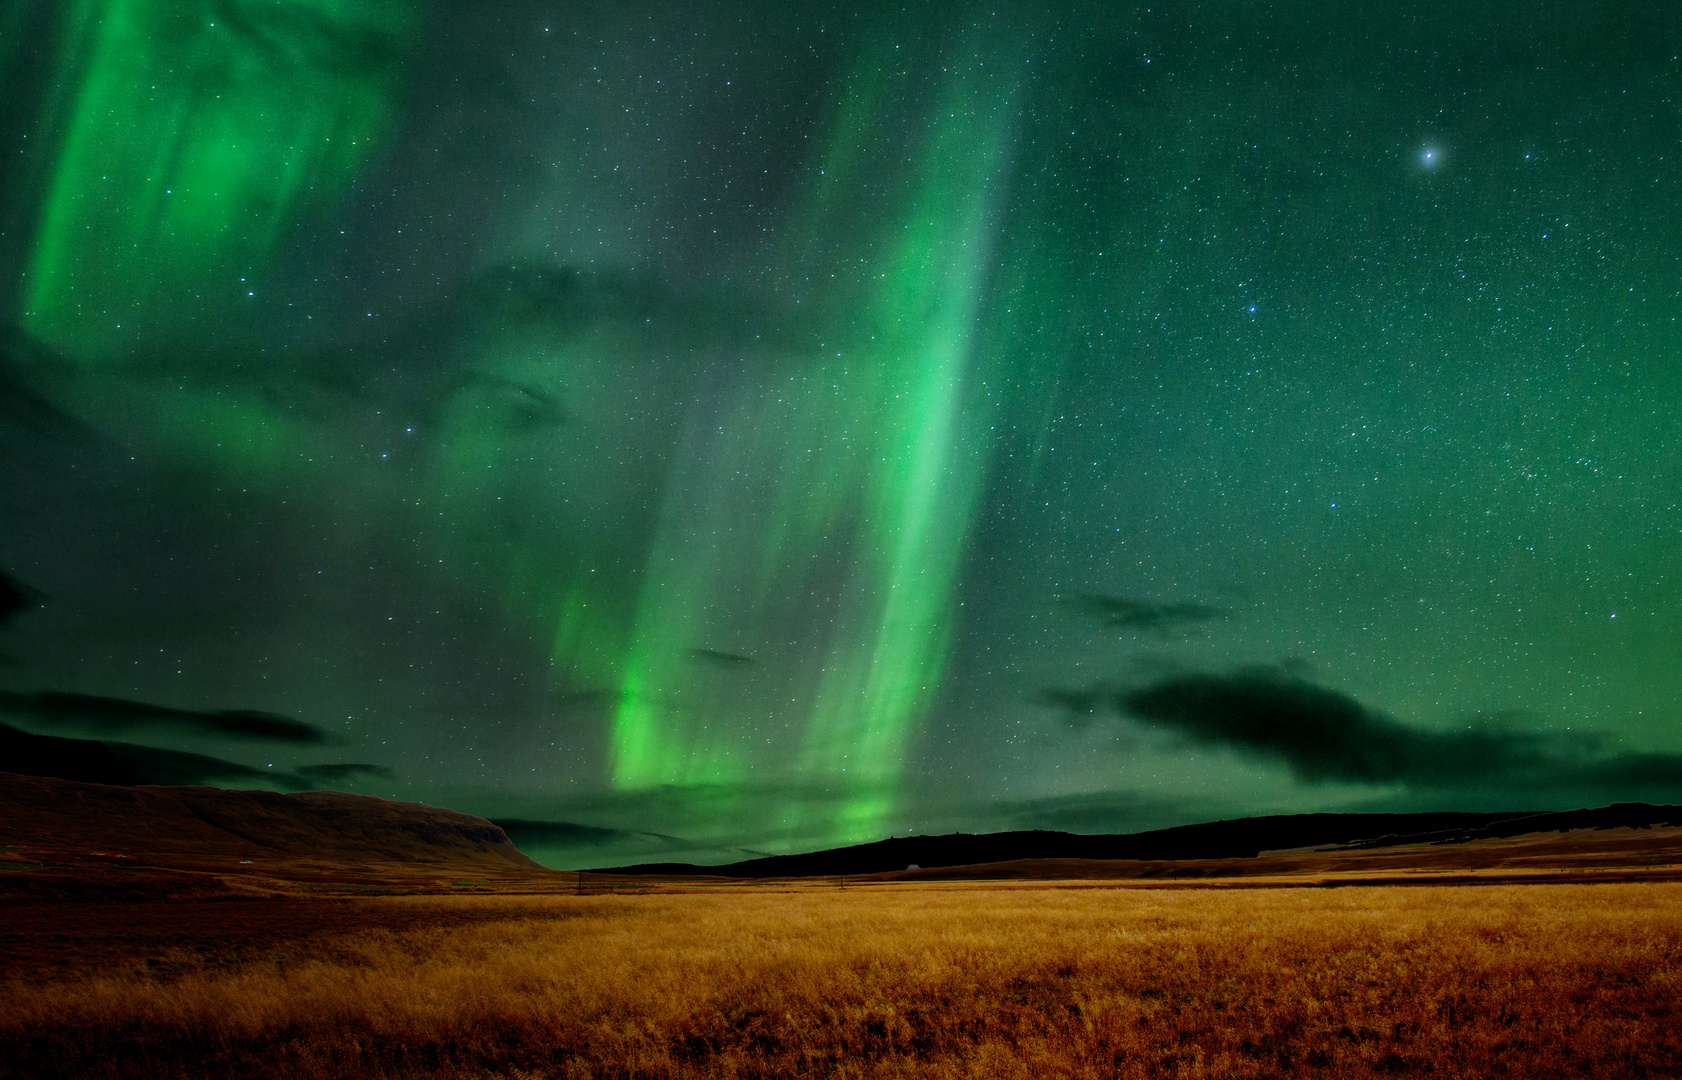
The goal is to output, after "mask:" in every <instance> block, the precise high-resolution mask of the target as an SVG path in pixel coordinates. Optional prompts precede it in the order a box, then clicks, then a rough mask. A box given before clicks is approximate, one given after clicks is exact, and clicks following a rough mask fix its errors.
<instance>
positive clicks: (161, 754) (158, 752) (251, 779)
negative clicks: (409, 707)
mask: <svg viewBox="0 0 1682 1080" xmlns="http://www.w3.org/2000/svg"><path fill="white" fill-rule="evenodd" d="M0 772H16V773H23V774H25V775H28V776H51V777H56V778H58V779H60V780H77V781H80V782H82V783H94V784H119V785H132V784H212V783H218V782H222V781H233V782H236V783H245V784H247V785H250V786H257V787H266V788H277V787H278V788H304V787H309V782H308V781H307V780H305V779H304V778H303V777H302V776H299V775H298V774H296V773H292V772H288V771H286V770H285V769H275V768H273V767H268V768H261V769H259V768H253V767H252V766H250V765H241V764H240V763H238V762H235V761H227V760H224V759H222V758H217V757H211V756H210V755H208V754H192V753H188V752H186V751H182V750H165V749H162V748H160V747H155V746H136V745H134V744H133V743H122V742H97V741H95V740H92V739H65V738H60V737H59V736H56V735H35V734H32V733H30V732H27V731H19V730H18V729H17V728H14V727H10V726H8V725H6V724H0Z"/></svg>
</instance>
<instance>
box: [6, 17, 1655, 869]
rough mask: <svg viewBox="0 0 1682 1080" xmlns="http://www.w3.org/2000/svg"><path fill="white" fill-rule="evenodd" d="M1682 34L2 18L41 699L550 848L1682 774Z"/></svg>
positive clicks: (71, 725)
mask: <svg viewBox="0 0 1682 1080" xmlns="http://www.w3.org/2000/svg"><path fill="white" fill-rule="evenodd" d="M1679 55H1682V15H1679V14H1678V13H1677V10H1676V8H1675V6H1674V5H1669V4H1660V3H1652V4H1643V3H1630V4H1591V3H1587V2H1583V3H1572V4H1550V3H1546V2H1536V0H1526V2H1523V3H1494V4H1488V5H1468V4H1421V5H1409V4H1406V3H1395V4H1389V3H1386V4H1353V3H1344V4H1334V3H1280V4H1275V5H1265V4H1254V3H1238V2H1233V3H1201V4H1199V3H1156V2H1152V3H1150V5H1149V6H1129V5H1120V4H1107V3H1102V4H1101V3H1091V4H1081V3H1069V4H1061V5H1055V4H961V3H951V4H946V3H941V4H929V3H922V2H914V3H911V4H893V5H886V6H882V7H878V8H869V7H860V8H835V9H831V10H825V11H819V10H816V9H815V8H814V6H812V5H805V4H787V3H764V4H752V3H735V4H731V3H720V4H704V5H703V4H678V3H671V2H667V3H662V4H643V3H639V2H637V0H627V2H620V3H613V4H577V3H536V2H529V0H509V2H504V3H498V4H494V5H485V4H479V3H467V2H465V0H463V2H455V3H451V2H442V0H441V2H437V3H430V4H428V3H421V2H416V0H75V2H72V0H61V2H58V3H53V2H47V0H21V2H14V3H11V4H8V5H6V8H5V10H4V13H0V92H3V95H4V100H5V101H6V102H7V105H6V106H5V108H4V109H3V110H0V114H3V115H0V153H4V155H5V158H4V160H5V162H6V164H5V165H4V166H3V167H0V307H3V314H0V324H3V329H0V570H3V571H4V573H5V574H6V575H7V576H8V580H9V581H10V582H11V583H12V584H8V585H7V586H6V589H5V590H0V617H4V623H3V625H0V654H4V657H5V659H6V662H5V664H4V665H3V666H0V721H3V722H4V723H7V724H9V725H12V726H13V727H16V728H20V729H23V730H27V731H30V732H34V733H38V734H54V735H69V736H74V737H77V738H84V739H100V740H103V741H106V742H107V743H108V744H110V745H111V746H112V747H113V750H114V752H115V753H117V755H118V757H119V758H120V759H122V760H124V761H126V762H128V763H129V764H130V765H131V766H132V767H133V768H134V769H136V770H138V771H140V772H141V773H142V774H143V775H145V776H147V777H149V778H152V779H156V780H160V781H165V782H174V783H181V782H200V783H216V784H221V785H224V786H232V787H241V786H245V787H249V786H270V787H278V788H282V789H296V788H302V787H319V786H329V787H336V788H343V789H348V790H356V791H363V792H368V793H371V794H377V795H381V796H387V797H392V798H400V799H415V800H421V801H425V802H430V803H435V804H440V805H445V806H449V807H452V808H455V809H459V810H464V811H468V812H472V813H477V814H482V815H485V816H488V817H492V818H496V819H498V820H514V821H518V822H525V823H526V824H525V825H523V826H521V827H520V828H521V829H523V833H522V832H520V831H518V830H516V839H517V840H522V842H523V845H524V846H525V847H526V848H527V850H529V851H531V853H532V854H534V855H535V856H536V857H538V858H540V859H543V860H544V861H546V862H549V863H551V864H552V865H556V866H563V867H572V866H580V865H585V866H590V865H603V864H605V863H608V862H613V861H630V860H654V859H661V860H663V859H673V858H685V859H695V860H699V861H708V860H712V861H725V860H728V859H735V858H741V857H744V854H745V853H749V852H752V853H763V852H786V851H798V850H809V849H813V848H818V847H825V846H834V845H837V844H842V843H850V842H856V841H862V840H873V839H876V838H877V837H879V836H885V835H906V834H907V833H913V832H950V831H954V830H962V831H968V832H979V831H993V830H1002V829H1019V828H1057V829H1068V830H1072V831H1078V832H1122V831H1132V830H1137V829H1144V828H1155V827H1160V826H1164V825H1171V824H1180V823H1186V822H1193V821H1201V820H1211V819H1215V818H1220V817H1235V816H1241V815H1247V814H1260V813H1282V812H1301V811H1313V810H1363V811H1366V810H1418V809H1464V810H1508V809H1515V810H1543V809H1563V808H1570V807H1576V806H1584V805H1600V804H1604V803H1609V802H1614V801H1630V800H1645V801H1651V802H1677V801H1682V603H1679V601H1682V484H1679V482H1678V481H1679V478H1682V324H1679V322H1678V315H1679V313H1682V59H1679ZM7 609H12V610H10V613H9V615H8V614H7Z"/></svg>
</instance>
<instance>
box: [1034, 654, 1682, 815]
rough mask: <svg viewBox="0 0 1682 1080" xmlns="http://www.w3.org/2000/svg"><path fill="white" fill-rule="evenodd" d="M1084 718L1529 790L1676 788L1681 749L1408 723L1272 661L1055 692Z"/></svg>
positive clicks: (1315, 770)
mask: <svg viewBox="0 0 1682 1080" xmlns="http://www.w3.org/2000/svg"><path fill="white" fill-rule="evenodd" d="M1048 700H1050V701H1051V702H1052V703H1054V704H1056V705H1058V706H1060V707H1062V708H1064V709H1067V710H1069V711H1070V712H1072V713H1075V714H1077V715H1079V716H1083V717H1091V716H1096V715H1098V714H1099V713H1104V712H1116V713H1120V714H1122V715H1125V716H1128V717H1131V718H1133V719H1135V720H1138V721H1141V722H1143V723H1146V724H1150V725H1152V726H1155V727H1158V728H1162V729H1164V730H1167V731H1171V732H1174V733H1176V734H1178V735H1181V736H1184V737H1186V738H1189V739H1192V740H1194V741H1196V742H1200V743H1205V744H1210V745H1220V746H1230V747H1233V748H1234V749H1237V750H1241V751H1246V752H1249V753H1252V754H1257V755H1261V756H1265V757H1270V758H1273V759H1275V760H1277V761H1281V762H1283V763H1284V764H1285V765H1287V766H1288V767H1289V768H1290V769H1291V771H1292V772H1294V773H1295V774H1296V775H1297V776H1298V777H1299V778H1300V779H1303V780H1306V781H1309V782H1329V781H1341V782H1350V783H1367V784H1398V783H1399V784H1404V785H1407V786H1409V787H1412V788H1433V789H1445V788H1479V787H1491V786H1493V787H1500V788H1505V789H1509V790H1511V789H1526V790H1532V791H1535V790H1548V789H1553V790H1561V789H1569V790H1595V791H1611V792H1622V791H1629V790H1664V789H1676V788H1682V755H1675V754H1604V753H1601V752H1600V748H1599V746H1598V745H1597V744H1596V743H1595V742H1594V741H1593V740H1592V739H1589V738H1585V737H1580V736H1571V735H1559V734H1554V733H1541V732H1534V731H1531V732H1524V731H1518V730H1514V729H1513V728H1511V727H1509V726H1506V725H1504V724H1500V723H1496V722H1490V721H1488V720H1483V721H1480V722H1478V723H1475V724H1468V725H1467V726H1466V728H1465V730H1455V731H1430V730H1424V729H1420V728H1414V727H1409V726H1407V725H1405V724H1402V723H1400V722H1398V721H1397V720H1395V719H1394V718H1392V717H1390V716H1387V715H1385V714H1384V713H1381V712H1378V711H1377V710H1374V709H1370V708H1368V707H1367V706H1365V705H1363V704H1361V703H1360V702H1359V701H1357V700H1356V699H1354V698H1352V697H1350V696H1349V695H1347V694H1343V693H1339V692H1338V691H1336V690H1330V689H1327V688H1326V687H1323V686H1319V685H1316V684H1315V683H1312V682H1309V681H1308V680H1306V679H1303V678H1300V677H1298V676H1295V675H1293V674H1290V673H1288V672H1286V671H1283V670H1280V669H1277V668H1271V667H1268V668H1260V667H1258V668H1248V669H1243V670H1239V671H1236V672H1232V673H1230V674H1225V675H1215V674H1191V675H1179V676H1175V677H1172V678H1168V679H1164V680H1162V681H1159V682H1156V683H1152V684H1150V685H1148V686H1145V687H1141V688H1134V689H1116V688H1103V687H1098V688H1093V689H1089V690H1080V691H1054V692H1052V693H1051V694H1050V695H1048Z"/></svg>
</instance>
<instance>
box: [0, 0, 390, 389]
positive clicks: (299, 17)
mask: <svg viewBox="0 0 1682 1080" xmlns="http://www.w3.org/2000/svg"><path fill="white" fill-rule="evenodd" d="M411 21H412V19H411V15H410V12H409V6H408V4H407V3H406V0H286V2H279V0H238V2H234V3H226V2H212V0H194V2H187V3H182V2H179V0H82V2H81V3H79V4H78V5H77V7H76V10H75V12H74V13H73V14H72V15H71V16H70V17H69V18H67V19H66V20H65V22H64V26H65V32H64V38H65V40H63V41H61V42H60V43H59V48H60V51H61V53H62V54H63V55H64V56H65V57H74V58H77V60H78V63H77V64H75V65H74V66H75V67H76V68H77V69H78V70H79V71H80V72H81V74H80V77H79V79H78V81H77V82H76V83H75V90H74V92H73V94H72V96H71V97H70V99H69V100H68V102H67V103H66V104H65V105H64V106H63V111H64V113H65V114H66V119H65V121H64V124H63V131H64V134H63V137H62V143H61V145H60V147H59V150H58V155H57V162H56V165H55V167H54V170H53V174H52V178H51V180H50V182H49V183H48V186H47V190H46V193H45V200H44V204H43V207H42V210H41V214H40V219H39V225H38V229H37V235H36V241H35V249H34V254H33V257H32V258H31V260H30V263H29V266H28V270H27V280H26V282H25V285H24V289H23V296H22V302H23V311H22V323H23V325H24V326H25V328H26V329H27V330H28V331H29V332H30V333H32V334H34V335H35V336H36V337H38V338H40V339H41V340H43V341H45V342H48V343H49V344H51V345H52V346H54V347H55V348H57V349H59V350H61V351H63V352H65V353H66V354H68V355H70V356H72V357H74V358H77V359H80V360H84V361H93V360H100V359H104V358H108V357H111V356H113V355H117V354H121V353H124V352H129V351H133V350H134V349H136V348H141V349H144V348H147V347H156V346H158V345H160V344H165V343H167V342H168V341H169V340H170V339H171V337H172V336H177V335H180V334H182V333H183V332H186V331H187V330H188V329H189V328H190V327H191V325H192V323H193V320H194V318H195V316H197V315H199V314H201V313H203V312H205V311H215V312H218V313H225V311H226V308H227V306H228V305H229V304H232V303H238V301H239V300H241V299H245V298H247V296H248V294H255V293H256V291H257V289H258V287H259V285H260V284H261V282H262V280H263V279H262V275H263V273H264V272H265V271H266V269H267V267H268V263H269V258H270V256H271V254H272V253H273V251H274V249H275V247H276V245H277V243H278V242H279V240H280V238H281V237H282V235H283V234H284V233H285V231H286V230H287V229H288V228H289V227H290V226H292V225H293V224H295V223H296V222H297V221H298V220H299V219H300V217H301V215H303V214H304V213H306V212H308V211H309V210H310V209H311V208H314V207H319V206H321V205H323V204H326V203H330V202H331V201H332V200H333V199H334V198H336V197H337V196H338V194H339V193H340V192H342V191H343V190H344V188H345V186H346V184H347V183H348V182H349V181H350V180H351V179H352V178H353V177H354V176H355V174H356V173H357V171H358V169H359V168H360V167H361V166H362V165H363V164H364V163H365V162H366V160H367V159H368V156H369V154H370V152H371V151H372V150H373V149H374V148H375V147H376V146H377V145H378V144H379V143H380V141H381V137H382V135H383V133H384V131H385V129H386V127H387V121H388V113H389V104H390V102H389V99H390V96H391V88H392V84H393V81H394V79H395V75H396V70H397V67H398V62H399V59H400V56H401V52H402V47H403V44H404V42H405V40H406V39H407V36H408V33H409V28H410V24H411ZM67 62H68V61H67ZM220 321H223V322H225V321H226V319H225V314H224V315H223V317H222V319H221V320H220Z"/></svg>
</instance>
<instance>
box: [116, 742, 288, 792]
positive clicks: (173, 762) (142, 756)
mask: <svg viewBox="0 0 1682 1080" xmlns="http://www.w3.org/2000/svg"><path fill="white" fill-rule="evenodd" d="M104 746H105V748H106V749H108V750H110V751H111V755H112V756H113V757H115V758H116V759H117V761H118V762H119V763H120V764H121V765H122V766H123V768H124V769H126V770H128V771H129V772H131V773H133V774H134V775H135V776H138V777H139V778H140V782H141V783H143V784H191V785H198V784H213V785H218V786H220V785H221V784H222V783H224V782H226V783H232V784H235V785H239V786H247V787H262V788H287V789H296V788H307V787H309V786H310V783H309V781H308V780H306V779H304V778H303V777H302V776H299V775H298V774H297V773H293V772H288V771H286V770H285V769H276V768H272V767H271V768H253V767H252V766H250V765H241V764H240V763H239V762H237V761H228V760H226V759H224V758H219V757H211V756H210V755H209V754H193V753H188V752H187V751H185V750H165V749H163V748H161V747H156V746H137V745H135V744H133V743H121V742H108V743H105V744H104Z"/></svg>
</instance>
